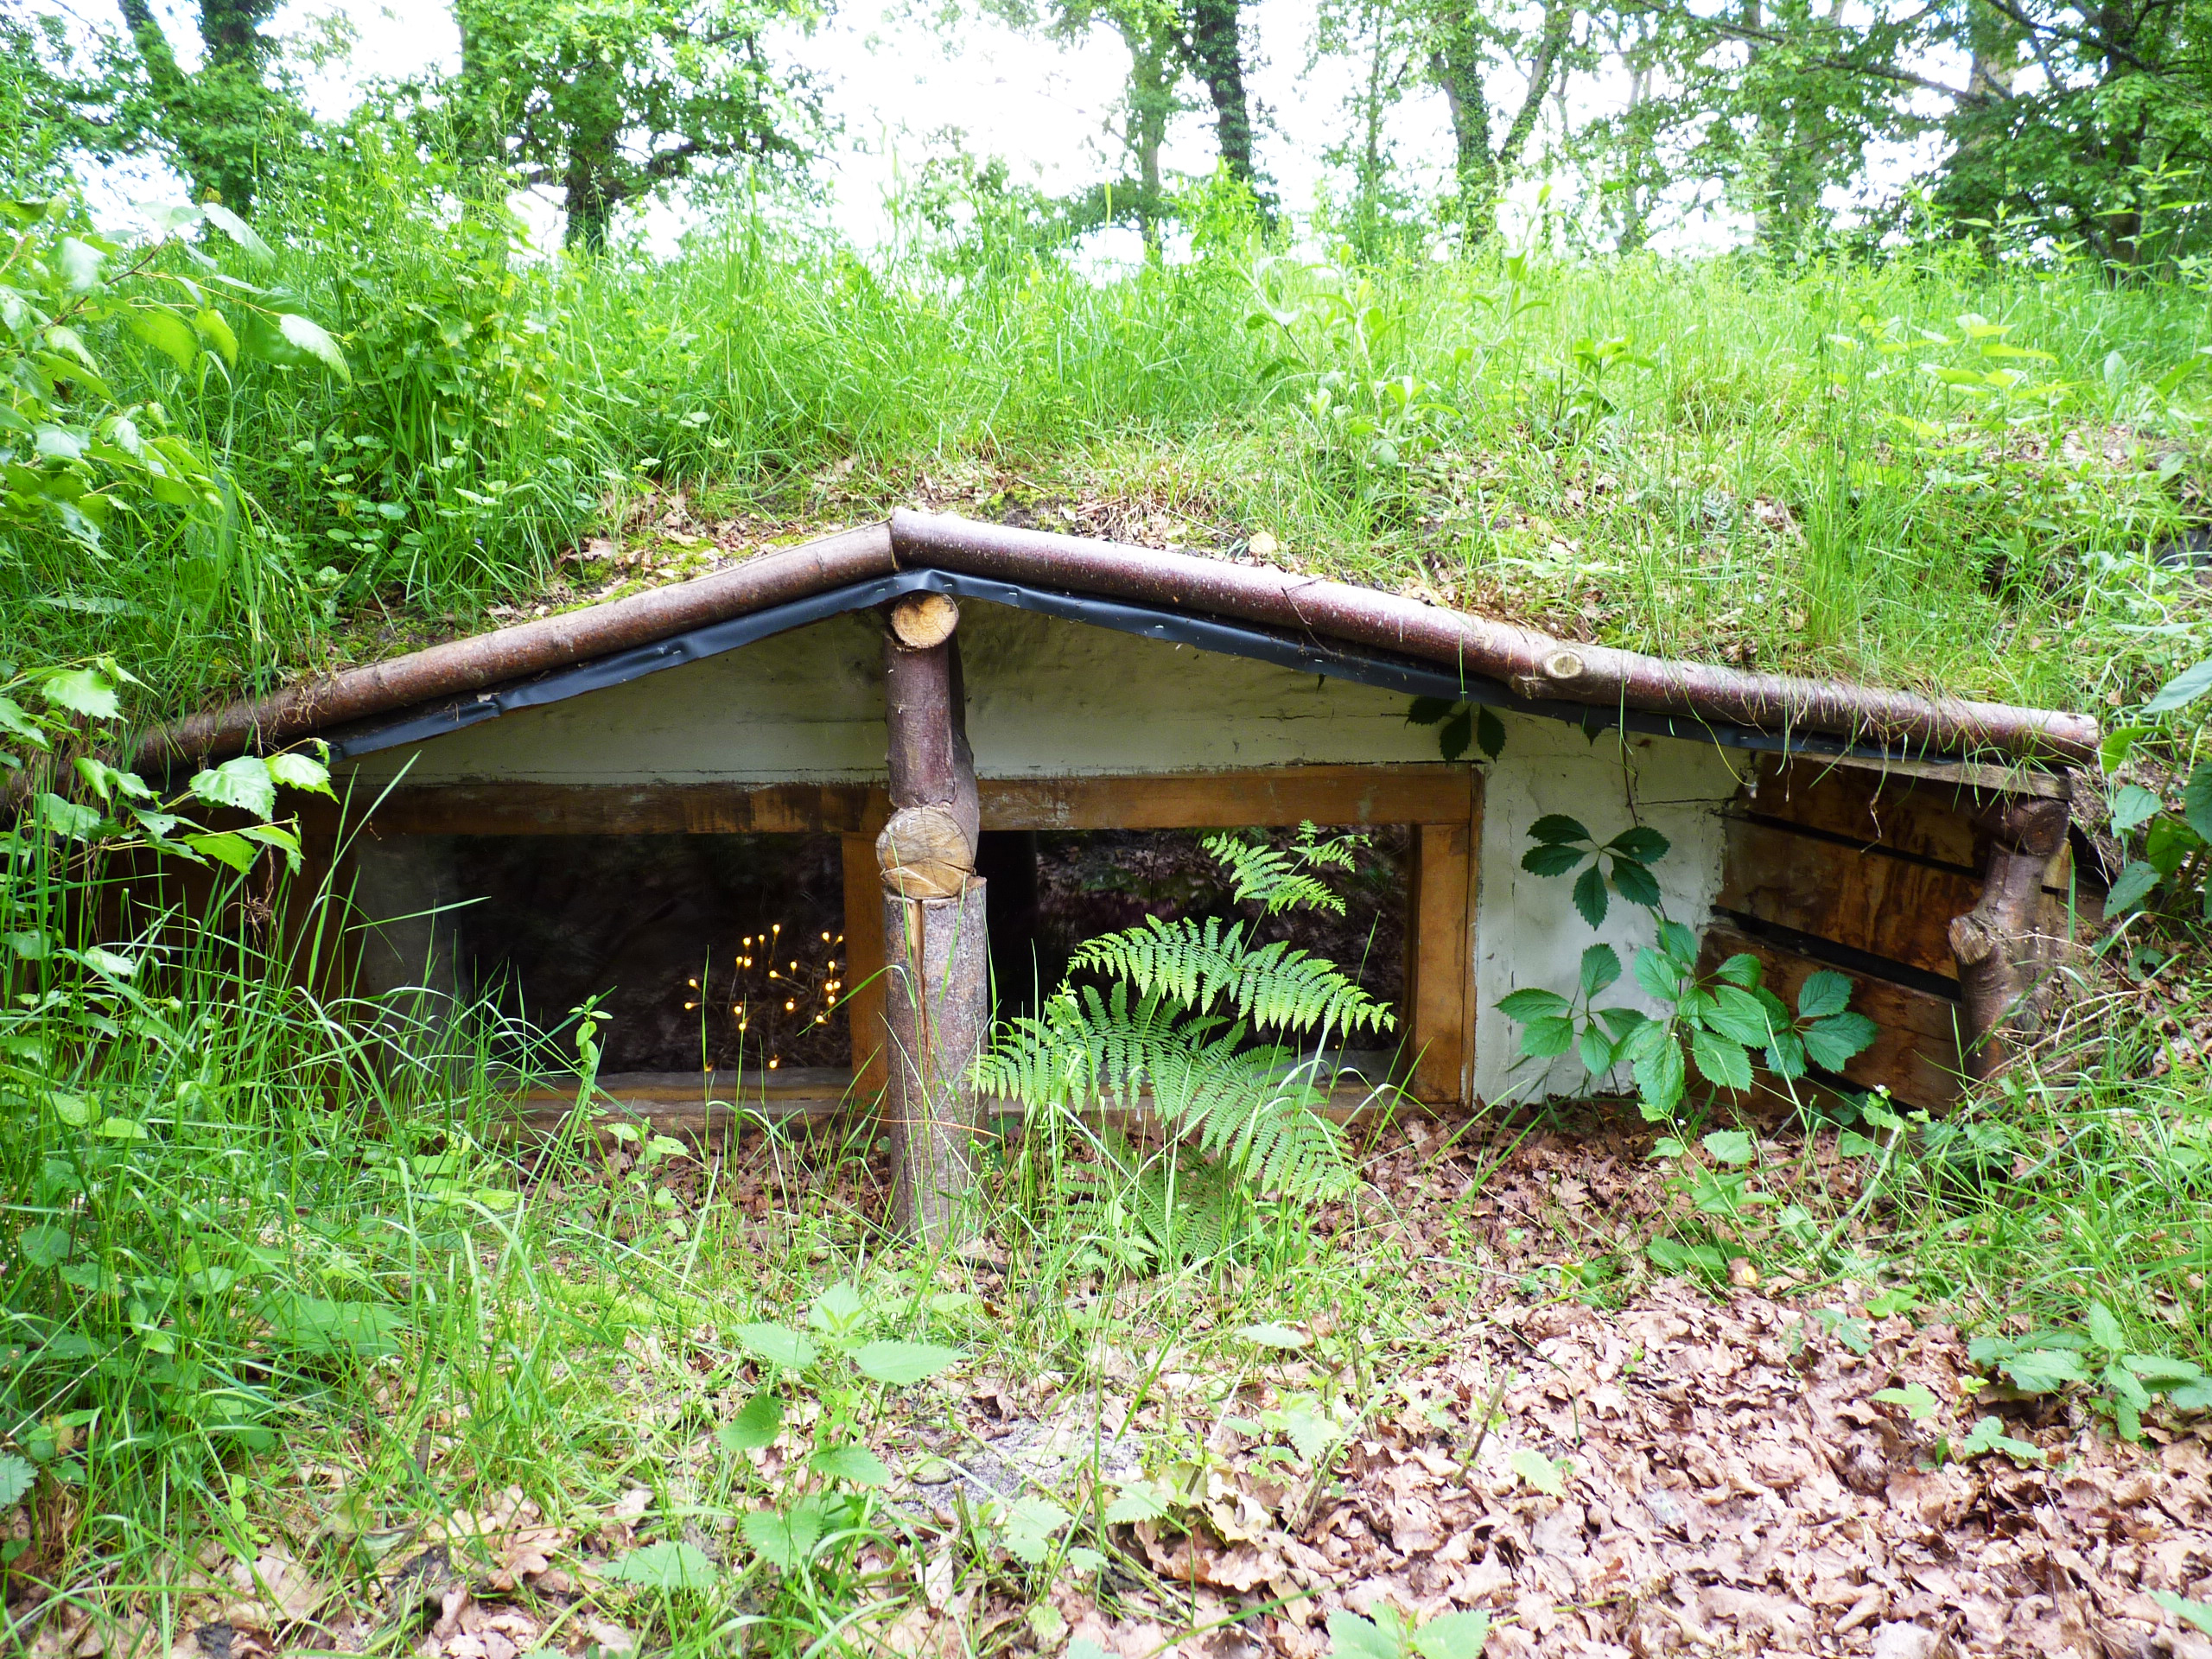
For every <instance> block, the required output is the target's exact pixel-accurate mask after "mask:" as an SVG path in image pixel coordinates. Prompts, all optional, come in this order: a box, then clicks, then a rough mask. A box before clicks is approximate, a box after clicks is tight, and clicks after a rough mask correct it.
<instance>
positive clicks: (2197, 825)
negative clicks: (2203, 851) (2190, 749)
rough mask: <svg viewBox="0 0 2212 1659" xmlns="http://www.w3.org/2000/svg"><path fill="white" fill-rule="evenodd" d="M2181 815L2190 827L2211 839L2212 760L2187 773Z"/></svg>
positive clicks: (2205, 837) (2206, 838)
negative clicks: (2187, 778) (2187, 781)
mask: <svg viewBox="0 0 2212 1659" xmlns="http://www.w3.org/2000/svg"><path fill="white" fill-rule="evenodd" d="M2181 815H2182V817H2183V819H2184V820H2186V821H2187V823H2188V824H2189V827H2190V829H2194V830H2196V833H2197V834H2198V835H2200V836H2203V837H2204V839H2205V840H2207V841H2212V760H2208V761H2206V762H2205V763H2204V764H2203V765H2202V766H2199V767H2197V769H2196V771H2195V772H2190V774H2189V783H2188V785H2187V786H2186V787H2184V788H2183V791H2182V794H2181Z"/></svg>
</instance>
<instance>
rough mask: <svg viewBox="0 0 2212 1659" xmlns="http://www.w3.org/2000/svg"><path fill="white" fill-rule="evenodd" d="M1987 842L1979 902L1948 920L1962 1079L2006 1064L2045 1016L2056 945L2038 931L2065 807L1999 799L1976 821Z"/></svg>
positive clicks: (2064, 821) (2065, 819) (1996, 1070)
mask: <svg viewBox="0 0 2212 1659" xmlns="http://www.w3.org/2000/svg"><path fill="white" fill-rule="evenodd" d="M1980 819H1981V823H1982V827H1983V828H1984V829H1986V830H1988V832H1989V837H1990V844H1989V862H1988V866H1987V868H1986V872H1985V873H1984V875H1983V878H1982V888H1981V898H1980V901H1979V902H1978V903H1977V904H1976V905H1975V906H1974V908H1973V909H1972V910H1970V911H1968V912H1966V914H1964V915H1963V916H1955V917H1953V918H1951V926H1950V944H1951V955H1952V957H1953V958H1954V959H1955V961H1956V962H1957V963H1958V967H1959V999H1960V1001H1961V1002H1962V1003H1963V1004H1964V1005H1965V1012H1966V1023H1967V1031H1966V1051H1967V1052H1966V1061H1967V1073H1968V1075H1969V1076H1972V1077H1975V1078H1978V1079H1985V1080H1986V1079H1987V1078H1990V1077H1995V1076H1997V1075H1998V1074H1999V1072H2001V1071H2004V1070H2005V1067H2006V1066H2008V1065H2011V1064H2012V1059H2013V1057H2014V1056H2015V1055H2016V1054H2017V1053H2018V1052H2019V1049H2020V1048H2021V1046H2023V1045H2024V1043H2025V1042H2026V1041H2027V1039H2030V1038H2031V1037H2033V1036H2034V1035H2035V1034H2036V1033H2037V1032H2038V1031H2040V1030H2041V1029H2042V1027H2043V1023H2044V1018H2045V1017H2046V1016H2047V1015H2048V1014H2049V1013H2050V996H2051V986H2050V980H2049V976H2050V969H2052V968H2053V967H2054V966H2055V965H2056V960H2057V945H2058V941H2057V940H2056V938H2053V937H2051V935H2050V931H2049V930H2048V929H2047V928H2046V927H2045V926H2044V909H2045V906H2044V875H2045V873H2046V872H2048V871H2049V869H2050V861H2051V860H2052V859H2054V858H2056V856H2057V855H2058V851H2059V849H2061V848H2062V847H2063V846H2064V845H2065V844H2066V829H2067V825H2068V823H2069V821H2070V808H2069V804H2068V803H2067V802H2065V801H2063V800H2054V799H2051V798H2047V797H2041V798H2030V799H2024V800H2022V799H2012V798H2004V799H1999V801H1997V802H1996V803H1995V804H1993V805H1992V806H1990V807H1988V808H1987V809H1986V810H1984V811H1983V812H1982V813H1981V814H1980Z"/></svg>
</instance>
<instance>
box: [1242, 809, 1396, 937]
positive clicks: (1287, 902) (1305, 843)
mask: <svg viewBox="0 0 2212 1659" xmlns="http://www.w3.org/2000/svg"><path fill="white" fill-rule="evenodd" d="M1366 843H1367V837H1366V836H1330V837H1329V838H1328V839H1327V840H1325V841H1324V840H1322V839H1321V838H1320V832H1319V830H1317V829H1314V827H1313V822H1312V820H1310V819H1309V820H1307V821H1306V823H1301V824H1300V825H1299V826H1298V841H1297V842H1296V844H1295V845H1294V846H1292V847H1290V848H1287V849H1278V848H1274V847H1259V846H1255V845H1253V844H1252V843H1251V842H1248V841H1246V840H1244V839H1243V837H1241V836H1230V835H1217V836H1207V837H1206V839H1205V849H1206V851H1207V852H1208V853H1209V854H1211V855H1212V857H1213V859H1214V861H1215V862H1217V863H1218V864H1219V865H1220V866H1221V867H1222V868H1223V869H1224V871H1226V872H1227V873H1228V874H1229V876H1230V879H1231V880H1233V881H1234V882H1235V884H1236V888H1235V892H1236V902H1237V903H1238V904H1243V902H1245V900H1247V899H1253V900H1256V901H1257V902H1258V903H1259V904H1260V905H1262V906H1264V907H1265V909H1266V911H1267V912H1268V915H1270V916H1274V915H1280V914H1281V912H1284V911H1286V910H1290V909H1292V908H1294V907H1296V906H1306V908H1308V909H1313V910H1325V911H1329V912H1332V913H1334V914H1336V915H1338V916H1341V915H1343V914H1344V900H1343V899H1340V898H1338V896H1337V894H1336V893H1335V892H1334V891H1333V890H1332V889H1331V888H1330V887H1329V886H1328V885H1327V884H1326V883H1325V882H1323V881H1321V880H1318V879H1317V878H1316V877H1314V876H1313V875H1311V874H1308V872H1309V871H1311V870H1313V869H1317V868H1322V867H1328V868H1336V869H1344V870H1349V869H1351V868H1352V865H1353V861H1354V857H1355V855H1356V853H1357V849H1359V848H1361V847H1363V846H1364V845H1366Z"/></svg>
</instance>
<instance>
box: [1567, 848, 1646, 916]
mask: <svg viewBox="0 0 2212 1659" xmlns="http://www.w3.org/2000/svg"><path fill="white" fill-rule="evenodd" d="M1631 868H1633V867H1631ZM1608 902H1609V901H1608V899H1607V898H1606V896H1605V876H1604V874H1602V873H1601V872H1600V871H1599V868H1598V867H1597V865H1595V864H1594V863H1593V864H1592V865H1591V867H1590V868H1588V869H1586V870H1585V871H1583V872H1582V874H1580V875H1579V876H1577V877H1576V878H1575V879H1574V907H1575V909H1576V910H1578V911H1580V912H1581V915H1582V919H1583V920H1584V921H1586V922H1587V923H1589V924H1590V925H1591V926H1592V927H1601V926H1603V925H1605V908H1606V906H1607V904H1608Z"/></svg>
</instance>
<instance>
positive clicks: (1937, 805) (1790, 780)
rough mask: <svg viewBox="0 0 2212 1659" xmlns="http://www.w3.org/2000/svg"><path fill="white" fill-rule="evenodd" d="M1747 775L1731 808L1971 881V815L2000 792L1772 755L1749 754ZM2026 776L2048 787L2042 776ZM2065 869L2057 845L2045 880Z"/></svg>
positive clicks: (1980, 863)
mask: <svg viewBox="0 0 2212 1659" xmlns="http://www.w3.org/2000/svg"><path fill="white" fill-rule="evenodd" d="M1974 770H1975V771H1976V772H1986V770H1988V769H1987V768H1976V769H1974ZM1750 781H1751V784H1752V785H1755V787H1751V788H1747V790H1746V791H1745V795H1744V796H1743V797H1742V798H1740V799H1739V800H1738V803H1737V805H1736V809H1735V810H1736V811H1737V812H1738V814H1741V815H1743V816H1745V817H1752V818H1757V819H1762V820H1764V821H1766V822H1769V823H1778V824H1787V825H1795V826H1796V827H1798V828H1800V829H1809V830H1812V831H1815V833H1817V834H1821V835H1830V836H1840V837H1842V838H1843V839H1845V840H1847V841H1850V842H1856V843H1857V844H1859V845H1860V846H1866V847H1882V848H1885V849H1889V850H1890V851H1891V852H1895V853H1902V854H1904V855H1908V856H1910V857H1914V858H1924V859H1929V860H1932V861H1935V862H1936V863H1939V864H1948V865H1949V866H1950V867H1951V868H1954V869H1957V870H1961V871H1963V872H1965V873H1966V874H1969V875H1971V876H1973V877H1974V879H1975V880H1977V881H1978V880H1980V877H1981V873H1982V871H1983V870H1985V869H1986V868H1988V863H1989V832H1988V831H1987V829H1985V828H1984V827H1983V826H1982V825H1981V824H1980V823H1978V822H1977V821H1976V815H1977V813H1978V812H1980V810H1981V809H1982V808H1983V807H1985V806H1986V805H1989V804H1992V803H1993V802H1995V801H1996V800H1998V799H1999V798H2000V795H1999V792H1997V791H1989V790H1984V789H1977V788H1973V787H1970V786H1968V785H1966V784H1964V783H1962V782H1959V781H1955V780H1949V779H1935V778H1927V777H1922V776H1916V775H1914V774H1913V773H1910V772H1899V771H1891V772H1882V771H1878V770H1876V769H1874V767H1873V766H1872V765H1871V764H1870V763H1864V762H1854V763H1853V764H1852V765H1849V766H1845V765H1842V764H1840V763H1834V762H1827V761H1821V760H1808V759H1806V758H1804V757H1802V756H1801V757H1797V758H1794V759H1793V758H1787V757H1784V756H1782V755H1774V754H1762V755H1759V756H1758V757H1756V759H1755V760H1754V762H1753V771H1752V773H1751V780H1750ZM2033 781H2035V782H2037V783H2039V784H2042V785H2045V786H2049V780H2048V779H2035V780H2033ZM2037 792H2040V791H2037ZM2072 870H2073V855H2072V852H2071V849H2061V851H2060V852H2059V854H2058V855H2057V857H2056V858H2055V859H2053V860H2052V861H2051V867H2050V872H2049V873H2048V874H2046V875H2045V876H2044V885H2045V886H2046V887H2051V888H2054V889H2056V891H2058V892H2061V893H2063V892H2064V891H2065V890H2066V887H2067V883H2068V881H2069V880H2070V879H2071V874H2072ZM1969 902H1971V901H1969Z"/></svg>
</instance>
